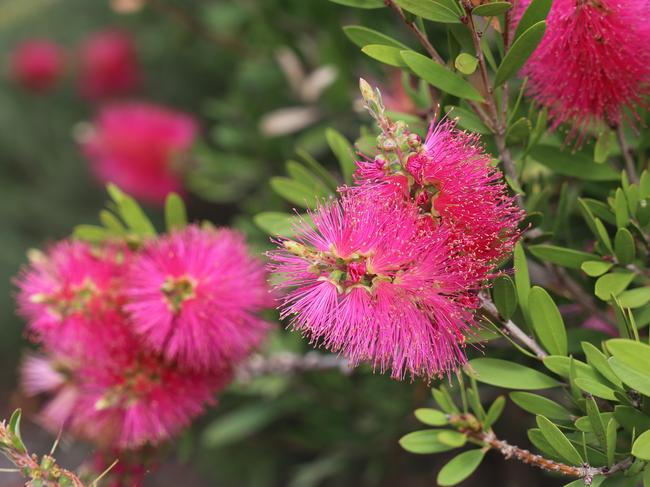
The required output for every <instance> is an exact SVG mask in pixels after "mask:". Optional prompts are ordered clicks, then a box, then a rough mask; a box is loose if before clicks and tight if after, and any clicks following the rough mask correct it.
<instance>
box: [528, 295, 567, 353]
mask: <svg viewBox="0 0 650 487" xmlns="http://www.w3.org/2000/svg"><path fill="white" fill-rule="evenodd" d="M528 307H529V312H530V317H531V319H532V322H533V328H534V329H535V332H536V333H537V336H538V337H539V340H540V341H541V342H542V345H543V346H544V348H546V349H547V350H548V351H549V352H550V353H551V354H553V355H566V354H567V336H566V328H565V326H564V320H563V319H562V315H561V314H560V310H559V309H558V307H557V306H556V304H555V302H554V301H553V298H551V296H550V295H549V294H548V293H547V292H546V290H544V289H543V288H541V287H538V286H533V288H532V289H531V290H530V295H529V297H528Z"/></svg>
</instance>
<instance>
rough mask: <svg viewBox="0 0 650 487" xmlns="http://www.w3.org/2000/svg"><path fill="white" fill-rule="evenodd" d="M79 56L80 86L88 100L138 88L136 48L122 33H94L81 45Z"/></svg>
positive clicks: (122, 93)
mask: <svg viewBox="0 0 650 487" xmlns="http://www.w3.org/2000/svg"><path fill="white" fill-rule="evenodd" d="M79 57H80V59H79V71H80V73H79V87H80V91H81V93H82V95H83V96H85V97H87V98H91V99H103V98H107V97H112V96H116V95H124V94H128V93H131V92H132V91H133V90H135V89H136V88H137V87H138V86H139V85H140V80H141V75H140V68H139V65H138V57H137V53H136V49H135V45H134V43H133V40H132V39H131V37H130V36H129V35H128V34H126V33H124V32H120V31H115V30H109V31H104V32H97V33H95V34H93V35H92V36H90V37H89V38H88V39H86V40H85V41H84V43H83V44H82V45H81V48H80V54H79Z"/></svg>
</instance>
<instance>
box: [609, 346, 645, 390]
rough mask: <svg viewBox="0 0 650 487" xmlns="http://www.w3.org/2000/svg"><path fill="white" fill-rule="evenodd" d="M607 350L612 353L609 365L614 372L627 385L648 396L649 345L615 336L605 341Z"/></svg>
mask: <svg viewBox="0 0 650 487" xmlns="http://www.w3.org/2000/svg"><path fill="white" fill-rule="evenodd" d="M607 350H609V352H610V353H611V354H612V357H611V358H610V359H609V365H610V366H611V367H612V369H613V370H614V373H615V374H616V375H617V376H618V377H619V378H620V379H621V380H622V381H623V382H624V383H625V384H627V385H628V386H630V387H632V388H633V389H636V390H637V391H639V392H640V393H641V394H644V395H646V396H650V374H649V373H648V371H650V345H647V344H645V343H641V342H637V341H634V340H626V339H623V338H615V339H612V340H608V341H607Z"/></svg>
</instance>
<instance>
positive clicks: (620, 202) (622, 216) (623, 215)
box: [614, 188, 630, 228]
mask: <svg viewBox="0 0 650 487" xmlns="http://www.w3.org/2000/svg"><path fill="white" fill-rule="evenodd" d="M614 214H615V216H616V226H617V227H618V228H623V227H626V226H627V224H628V223H630V215H629V214H628V212H627V199H626V198H625V193H623V190H622V189H621V188H618V189H617V190H616V196H615V197H614Z"/></svg>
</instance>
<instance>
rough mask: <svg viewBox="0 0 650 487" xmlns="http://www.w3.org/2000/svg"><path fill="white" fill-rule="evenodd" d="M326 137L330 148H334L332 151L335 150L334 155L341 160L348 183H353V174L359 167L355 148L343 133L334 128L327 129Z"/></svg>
mask: <svg viewBox="0 0 650 487" xmlns="http://www.w3.org/2000/svg"><path fill="white" fill-rule="evenodd" d="M325 137H326V138H327V143H328V144H329V146H330V149H332V152H334V155H335V156H336V158H337V159H338V161H339V165H340V167H341V173H342V174H343V178H344V179H345V182H346V184H352V174H354V171H355V170H356V169H357V165H356V163H355V162H354V149H353V148H352V145H350V143H349V142H348V140H347V139H346V138H345V137H344V136H343V135H342V134H341V133H339V132H337V131H336V130H334V129H332V128H328V129H327V130H326V131H325Z"/></svg>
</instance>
